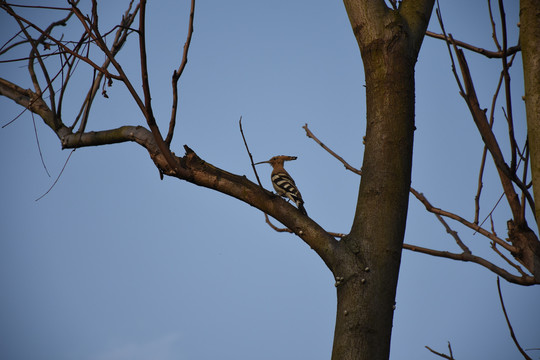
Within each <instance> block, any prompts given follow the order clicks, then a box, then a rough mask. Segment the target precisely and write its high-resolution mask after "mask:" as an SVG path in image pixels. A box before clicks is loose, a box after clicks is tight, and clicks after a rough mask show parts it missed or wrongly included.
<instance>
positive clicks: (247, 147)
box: [238, 116, 268, 222]
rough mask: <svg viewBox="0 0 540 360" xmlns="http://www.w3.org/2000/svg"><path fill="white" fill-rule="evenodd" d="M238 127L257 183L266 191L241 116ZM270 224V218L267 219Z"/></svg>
mask: <svg viewBox="0 0 540 360" xmlns="http://www.w3.org/2000/svg"><path fill="white" fill-rule="evenodd" d="M238 126H239V127H240V134H242V140H244V145H245V146H246V151H247V153H248V156H249V161H250V162H251V168H252V169H253V172H254V173H255V177H256V178H257V183H259V186H260V187H261V188H263V189H264V186H262V183H261V179H259V174H258V173H257V168H256V167H255V163H253V156H251V152H250V151H249V146H248V144H247V141H246V137H245V136H244V130H243V129H242V117H241V116H240V120H239V121H238ZM267 222H268V218H267Z"/></svg>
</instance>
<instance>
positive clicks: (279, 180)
mask: <svg viewBox="0 0 540 360" xmlns="http://www.w3.org/2000/svg"><path fill="white" fill-rule="evenodd" d="M272 185H273V186H274V189H275V190H276V192H277V193H278V194H279V195H281V196H283V197H287V198H289V199H291V200H292V201H294V203H295V204H296V206H297V207H298V209H300V210H301V211H302V212H303V213H306V210H305V209H304V200H302V195H301V194H300V191H298V189H297V188H296V184H295V183H294V180H293V179H292V178H291V177H290V176H289V174H287V173H283V172H279V173H275V174H273V175H272Z"/></svg>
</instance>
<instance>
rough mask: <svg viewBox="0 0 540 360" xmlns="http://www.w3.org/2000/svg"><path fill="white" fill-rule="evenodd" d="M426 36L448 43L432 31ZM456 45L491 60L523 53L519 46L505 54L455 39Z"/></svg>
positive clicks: (511, 48)
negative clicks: (519, 52)
mask: <svg viewBox="0 0 540 360" xmlns="http://www.w3.org/2000/svg"><path fill="white" fill-rule="evenodd" d="M426 35H427V36H429V37H432V38H435V39H440V40H445V41H446V38H445V36H444V34H437V33H434V32H432V31H426ZM454 43H455V44H456V45H457V46H459V47H462V48H464V49H467V50H470V51H473V52H475V53H478V54H481V55H484V56H485V57H487V58H490V59H491V58H502V57H504V56H511V55H513V54H515V53H517V52H518V51H521V47H520V46H519V45H516V46H512V47H510V48H508V49H506V52H503V51H491V50H486V49H483V48H479V47H477V46H474V45H471V44H468V43H466V42H463V41H459V40H455V39H454Z"/></svg>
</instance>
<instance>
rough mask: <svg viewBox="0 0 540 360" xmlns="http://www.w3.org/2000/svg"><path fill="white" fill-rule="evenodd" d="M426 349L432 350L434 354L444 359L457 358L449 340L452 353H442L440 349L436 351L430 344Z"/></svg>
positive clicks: (452, 359) (451, 359)
mask: <svg viewBox="0 0 540 360" xmlns="http://www.w3.org/2000/svg"><path fill="white" fill-rule="evenodd" d="M426 349H428V350H429V351H431V352H432V353H433V354H435V355H437V356H440V357H442V358H444V359H448V360H455V359H454V355H453V354H452V346H451V345H450V341H449V342H448V349H449V351H450V355H446V354H444V353H440V352H438V351H435V350H433V349H432V348H430V347H429V346H426Z"/></svg>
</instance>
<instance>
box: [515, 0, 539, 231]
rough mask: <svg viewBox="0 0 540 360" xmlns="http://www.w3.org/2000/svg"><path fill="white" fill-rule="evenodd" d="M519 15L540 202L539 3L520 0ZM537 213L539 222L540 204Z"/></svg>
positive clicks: (535, 189) (529, 133)
mask: <svg viewBox="0 0 540 360" xmlns="http://www.w3.org/2000/svg"><path fill="white" fill-rule="evenodd" d="M519 16H520V19H519V20H520V43H521V51H522V57H523V74H524V80H525V105H526V113H527V137H528V141H529V149H530V154H531V155H530V156H531V171H532V181H533V194H534V200H535V203H536V204H540V47H539V46H538V39H540V3H539V2H538V1H535V0H521V1H520V9H519ZM535 216H536V221H537V222H538V220H539V219H540V206H537V207H536V214H535Z"/></svg>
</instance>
